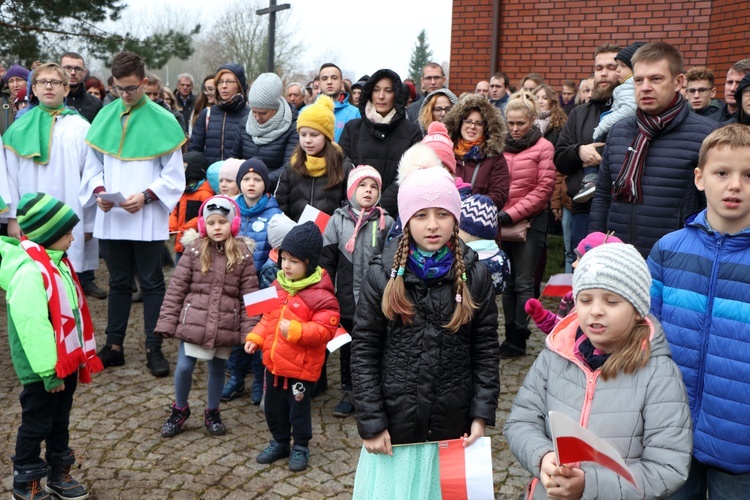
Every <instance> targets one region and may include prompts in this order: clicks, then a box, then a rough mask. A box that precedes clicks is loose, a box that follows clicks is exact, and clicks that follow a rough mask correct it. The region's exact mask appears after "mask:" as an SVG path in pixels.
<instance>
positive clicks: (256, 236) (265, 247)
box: [235, 194, 281, 270]
mask: <svg viewBox="0 0 750 500" xmlns="http://www.w3.org/2000/svg"><path fill="white" fill-rule="evenodd" d="M266 196H268V197H269V200H268V202H267V203H266V206H265V207H263V208H262V209H261V208H260V207H257V205H254V206H252V207H249V209H247V208H245V203H244V199H242V200H241V199H240V198H242V195H241V194H240V195H238V196H237V197H236V198H235V200H236V201H237V203H238V204H239V206H240V220H241V222H240V235H241V236H247V237H248V238H252V239H253V240H254V241H255V250H254V251H253V261H254V262H255V269H258V270H260V269H261V268H262V267H263V265H264V264H265V263H266V261H267V260H268V254H269V252H270V251H271V244H270V243H268V221H270V220H271V217H273V216H274V215H276V214H280V213H281V209H280V208H279V204H278V203H277V202H276V198H274V197H273V196H271V195H270V194H266Z"/></svg>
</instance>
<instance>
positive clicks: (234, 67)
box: [216, 62, 247, 99]
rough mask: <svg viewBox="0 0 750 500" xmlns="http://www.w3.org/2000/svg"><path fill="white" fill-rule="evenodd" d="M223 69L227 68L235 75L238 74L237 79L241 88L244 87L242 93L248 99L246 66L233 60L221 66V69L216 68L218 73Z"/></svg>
mask: <svg viewBox="0 0 750 500" xmlns="http://www.w3.org/2000/svg"><path fill="white" fill-rule="evenodd" d="M223 69H226V70H228V71H231V72H232V73H234V76H236V77H237V80H238V81H239V82H240V88H242V95H243V96H245V99H247V79H246V78H245V68H243V67H242V66H240V65H239V64H237V63H233V62H232V63H227V64H225V65H223V66H220V67H219V69H218V70H216V74H218V73H219V71H221V70H223ZM217 95H218V94H217Z"/></svg>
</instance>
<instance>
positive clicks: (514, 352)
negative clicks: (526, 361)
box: [500, 340, 526, 359]
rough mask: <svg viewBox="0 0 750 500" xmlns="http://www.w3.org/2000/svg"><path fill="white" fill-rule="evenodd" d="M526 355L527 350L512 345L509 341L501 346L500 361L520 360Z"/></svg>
mask: <svg viewBox="0 0 750 500" xmlns="http://www.w3.org/2000/svg"><path fill="white" fill-rule="evenodd" d="M525 355H526V348H525V347H519V346H516V345H513V344H511V343H510V342H508V341H507V340H506V341H505V342H503V343H502V345H500V359H511V358H518V357H520V356H525Z"/></svg>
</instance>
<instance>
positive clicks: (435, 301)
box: [351, 167, 500, 498]
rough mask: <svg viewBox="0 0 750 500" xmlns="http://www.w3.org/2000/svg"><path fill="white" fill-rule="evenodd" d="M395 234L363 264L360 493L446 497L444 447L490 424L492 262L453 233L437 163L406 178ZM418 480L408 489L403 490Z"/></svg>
mask: <svg viewBox="0 0 750 500" xmlns="http://www.w3.org/2000/svg"><path fill="white" fill-rule="evenodd" d="M398 211H399V214H400V215H401V218H402V220H403V221H404V230H403V234H402V235H401V237H400V239H398V240H393V241H392V242H391V243H390V244H388V245H387V246H386V248H385V250H384V251H383V253H382V255H381V256H379V257H376V258H375V259H374V260H373V261H372V263H371V265H370V266H369V268H368V269H367V272H366V274H365V277H364V280H363V283H362V288H361V290H360V296H359V301H358V303H357V312H356V316H355V319H354V331H353V333H352V339H353V340H352V347H351V372H352V385H353V397H354V406H355V409H356V418H357V427H358V430H359V434H360V436H361V437H362V439H363V440H364V448H363V450H362V453H361V456H360V459H359V464H358V467H357V476H356V478H355V484H354V498H396V497H399V498H434V497H436V495H437V497H439V494H440V493H439V491H440V490H439V488H440V481H439V476H438V448H437V444H435V445H424V446H405V447H396V448H394V447H393V446H392V445H398V444H410V443H425V442H428V441H440V440H445V439H463V440H464V446H469V445H470V444H471V443H473V442H474V441H475V440H476V439H477V438H479V437H481V436H483V435H484V430H485V426H487V425H495V410H496V408H497V401H498V396H499V393H500V380H499V373H498V366H499V362H500V347H499V344H498V339H497V305H496V303H495V292H494V289H493V287H492V279H491V277H490V274H489V271H488V270H487V268H486V267H485V266H483V265H479V264H478V261H477V256H476V254H475V253H474V251H473V250H471V249H470V248H469V247H467V246H466V245H464V243H463V242H462V241H461V240H460V239H459V237H458V223H459V219H460V213H461V198H460V196H459V193H458V190H457V189H456V186H455V183H454V181H453V179H452V177H451V176H450V174H448V172H446V171H445V169H443V168H442V167H432V168H427V169H422V170H415V171H413V172H411V173H410V174H408V175H407V176H406V178H405V179H404V180H403V182H402V183H401V185H400V188H399V193H398ZM404 488H407V489H409V488H411V491H406V492H405V491H404Z"/></svg>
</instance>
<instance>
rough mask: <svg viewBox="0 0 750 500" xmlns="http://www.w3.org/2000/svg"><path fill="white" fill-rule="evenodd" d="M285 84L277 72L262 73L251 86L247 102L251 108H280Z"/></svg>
mask: <svg viewBox="0 0 750 500" xmlns="http://www.w3.org/2000/svg"><path fill="white" fill-rule="evenodd" d="M283 88H284V85H283V84H282V83H281V78H279V76H278V75H277V74H275V73H261V74H260V75H258V78H256V79H255V81H254V82H253V84H252V85H251V86H250V92H248V94H247V102H248V104H250V107H251V108H258V109H279V102H280V100H282V97H281V92H282V90H283Z"/></svg>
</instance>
